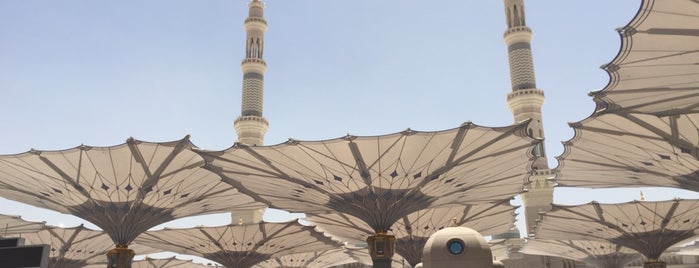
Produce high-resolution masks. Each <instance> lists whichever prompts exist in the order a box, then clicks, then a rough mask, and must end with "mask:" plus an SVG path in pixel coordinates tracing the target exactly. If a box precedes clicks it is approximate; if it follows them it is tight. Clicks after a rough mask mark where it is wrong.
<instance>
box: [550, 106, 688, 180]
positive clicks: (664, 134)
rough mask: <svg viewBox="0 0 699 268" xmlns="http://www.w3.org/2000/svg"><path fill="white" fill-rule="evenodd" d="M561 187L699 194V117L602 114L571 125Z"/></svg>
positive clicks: (561, 164)
mask: <svg viewBox="0 0 699 268" xmlns="http://www.w3.org/2000/svg"><path fill="white" fill-rule="evenodd" d="M571 126H572V127H573V128H574V129H575V136H574V137H573V138H572V139H571V140H570V141H568V142H566V143H565V152H564V153H563V154H562V155H561V156H560V157H559V158H558V161H559V166H558V168H557V169H558V176H557V181H558V183H559V184H560V185H561V186H578V187H591V188H597V187H641V186H659V187H672V188H681V189H687V190H693V191H699V157H698V154H699V150H697V144H699V133H698V132H697V128H698V127H699V114H687V115H676V116H666V117H657V116H654V115H644V114H614V113H611V114H601V115H598V116H593V117H590V118H587V119H585V120H583V121H581V122H579V123H575V124H571Z"/></svg>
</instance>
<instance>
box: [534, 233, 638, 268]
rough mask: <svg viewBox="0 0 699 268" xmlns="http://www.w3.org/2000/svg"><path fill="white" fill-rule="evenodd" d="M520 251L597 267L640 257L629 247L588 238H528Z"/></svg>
mask: <svg viewBox="0 0 699 268" xmlns="http://www.w3.org/2000/svg"><path fill="white" fill-rule="evenodd" d="M522 253H525V254H530V255H543V256H557V257H561V258H565V259H571V260H576V261H581V262H584V263H586V264H589V265H592V266H594V267H597V268H623V267H626V265H627V264H629V263H630V262H632V261H634V260H636V259H639V258H641V257H642V255H641V253H638V251H635V250H633V249H630V248H626V247H623V246H620V245H615V244H610V243H608V242H600V241H590V240H541V239H529V240H527V244H526V245H525V246H524V248H523V249H522Z"/></svg>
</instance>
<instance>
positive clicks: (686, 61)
mask: <svg viewBox="0 0 699 268" xmlns="http://www.w3.org/2000/svg"><path fill="white" fill-rule="evenodd" d="M619 35H620V37H621V48H620V50H619V53H618V55H617V56H616V58H615V59H614V60H613V61H612V62H610V63H609V64H606V65H604V66H603V69H605V70H606V71H607V73H608V74H609V76H610V81H609V84H607V86H606V87H605V88H604V89H602V90H601V91H598V92H593V93H591V95H592V96H593V97H594V98H595V101H596V102H597V105H598V108H597V109H598V110H606V111H607V112H614V111H617V110H620V109H623V110H625V111H626V112H630V113H644V114H653V115H656V116H665V115H671V114H690V113H697V112H699V101H698V100H699V91H697V89H699V76H698V75H697V74H699V65H698V64H697V63H699V5H698V4H697V3H696V1H660V0H643V1H642V3H641V7H640V8H639V11H638V13H637V14H636V16H635V17H634V18H633V19H632V20H631V22H630V23H629V24H628V25H626V26H625V27H622V28H620V29H619Z"/></svg>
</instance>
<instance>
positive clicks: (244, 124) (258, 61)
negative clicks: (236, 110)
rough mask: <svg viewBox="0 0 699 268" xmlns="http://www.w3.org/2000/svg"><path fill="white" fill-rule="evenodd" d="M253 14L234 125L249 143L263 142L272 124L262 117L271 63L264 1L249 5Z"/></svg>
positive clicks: (240, 139)
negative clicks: (266, 58)
mask: <svg viewBox="0 0 699 268" xmlns="http://www.w3.org/2000/svg"><path fill="white" fill-rule="evenodd" d="M248 7H249V8H250V13H249V16H248V18H247V19H245V24H244V29H245V32H246V34H247V38H246V42H245V59H243V62H242V64H241V69H242V71H243V96H242V105H241V114H240V116H239V117H238V118H236V120H235V123H234V124H233V126H234V127H235V131H236V132H237V133H238V142H239V143H242V144H245V145H262V144H263V139H264V135H265V133H266V132H267V128H268V127H269V123H268V122H267V119H265V118H264V117H263V116H262V98H263V95H264V75H265V72H266V71H267V63H266V62H265V61H264V59H263V58H262V55H263V53H264V40H265V38H264V37H265V32H266V31H267V21H266V20H265V19H264V16H263V11H264V8H265V6H264V4H263V3H262V1H260V0H252V1H251V2H250V4H249V5H248Z"/></svg>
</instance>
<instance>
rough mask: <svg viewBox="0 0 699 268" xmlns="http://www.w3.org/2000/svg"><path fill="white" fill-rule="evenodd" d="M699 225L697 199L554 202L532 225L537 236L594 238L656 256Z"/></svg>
mask: <svg viewBox="0 0 699 268" xmlns="http://www.w3.org/2000/svg"><path fill="white" fill-rule="evenodd" d="M697 228H699V200H669V201H660V202H647V201H634V202H628V203H621V204H600V203H597V202H592V203H588V204H583V205H577V206H563V205H555V204H554V205H553V209H552V210H551V211H549V212H546V213H544V214H542V216H541V220H540V222H539V223H538V224H537V226H536V227H535V236H536V238H537V239H550V240H595V241H602V242H608V243H612V244H615V245H620V246H624V247H627V248H631V249H634V250H636V251H638V252H640V253H641V254H643V255H644V256H645V257H646V258H648V259H658V258H659V257H660V254H662V253H663V252H664V251H665V250H666V249H668V248H669V247H671V246H673V245H675V244H677V243H679V242H682V241H683V240H685V239H688V238H691V237H693V236H694V235H695V234H694V230H696V229H697Z"/></svg>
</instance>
